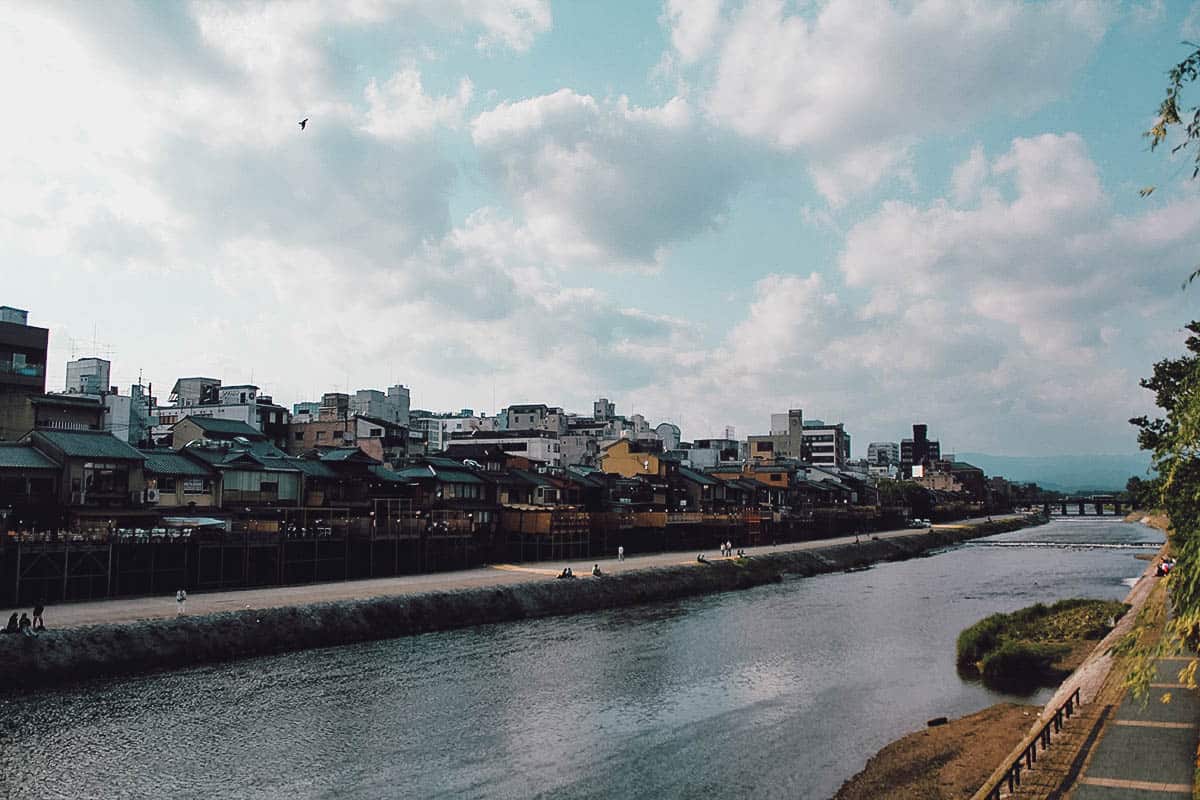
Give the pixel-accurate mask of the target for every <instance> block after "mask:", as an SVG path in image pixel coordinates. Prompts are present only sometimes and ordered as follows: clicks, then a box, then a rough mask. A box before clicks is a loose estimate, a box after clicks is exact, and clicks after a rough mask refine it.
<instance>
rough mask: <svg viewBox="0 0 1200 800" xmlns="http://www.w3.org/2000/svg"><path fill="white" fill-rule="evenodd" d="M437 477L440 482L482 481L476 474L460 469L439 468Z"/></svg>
mask: <svg viewBox="0 0 1200 800" xmlns="http://www.w3.org/2000/svg"><path fill="white" fill-rule="evenodd" d="M437 479H438V480H439V481H441V482H442V483H483V480H482V479H481V478H480V477H479V476H478V475H476V474H474V473H473V472H467V471H465V470H461V469H439V470H438V473H437Z"/></svg>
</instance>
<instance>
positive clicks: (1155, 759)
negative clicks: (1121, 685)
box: [1070, 657, 1200, 800]
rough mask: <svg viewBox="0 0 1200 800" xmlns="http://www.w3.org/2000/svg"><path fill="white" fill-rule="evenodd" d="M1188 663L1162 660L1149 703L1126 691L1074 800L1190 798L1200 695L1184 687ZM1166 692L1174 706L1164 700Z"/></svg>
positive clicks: (1097, 745) (1104, 732)
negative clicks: (1182, 678) (1182, 675)
mask: <svg viewBox="0 0 1200 800" xmlns="http://www.w3.org/2000/svg"><path fill="white" fill-rule="evenodd" d="M1188 661H1189V659H1188V658H1185V657H1168V658H1163V659H1161V660H1160V661H1159V662H1158V664H1157V665H1156V676H1155V678H1154V682H1153V683H1151V684H1150V696H1149V698H1147V702H1146V703H1145V704H1143V703H1141V702H1139V701H1137V700H1134V699H1133V697H1131V696H1130V695H1129V693H1128V692H1126V694H1125V696H1124V697H1123V698H1122V699H1121V701H1120V703H1119V705H1117V706H1116V708H1115V710H1114V711H1113V713H1112V714H1111V716H1110V717H1109V719H1108V721H1107V722H1106V724H1105V726H1104V728H1103V729H1102V730H1101V732H1100V738H1099V740H1098V741H1097V742H1096V744H1095V746H1094V747H1093V748H1092V752H1091V756H1090V757H1089V759H1088V762H1087V764H1086V766H1085V767H1084V770H1083V774H1082V775H1081V776H1080V778H1079V779H1078V781H1077V782H1076V788H1075V790H1074V791H1073V792H1072V793H1071V795H1070V797H1071V798H1072V800H1143V799H1144V800H1191V797H1192V776H1193V772H1194V769H1195V766H1194V765H1195V759H1196V744H1197V741H1200V737H1198V733H1200V726H1198V725H1197V720H1198V719H1200V697H1197V694H1196V692H1194V691H1190V690H1188V689H1186V688H1185V687H1184V686H1183V685H1182V684H1180V683H1179V678H1178V674H1179V670H1180V668H1182V667H1183V666H1184V665H1186V664H1187V663H1188ZM1166 694H1170V695H1171V701H1170V702H1169V703H1163V702H1162V700H1163V696H1164V695H1166Z"/></svg>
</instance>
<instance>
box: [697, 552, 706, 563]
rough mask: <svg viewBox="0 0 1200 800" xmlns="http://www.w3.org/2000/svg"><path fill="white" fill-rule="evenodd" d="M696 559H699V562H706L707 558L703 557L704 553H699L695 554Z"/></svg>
mask: <svg viewBox="0 0 1200 800" xmlns="http://www.w3.org/2000/svg"><path fill="white" fill-rule="evenodd" d="M696 560H697V561H699V562H700V563H701V564H707V563H708V559H707V558H705V557H704V553H701V554H700V555H698V556H696Z"/></svg>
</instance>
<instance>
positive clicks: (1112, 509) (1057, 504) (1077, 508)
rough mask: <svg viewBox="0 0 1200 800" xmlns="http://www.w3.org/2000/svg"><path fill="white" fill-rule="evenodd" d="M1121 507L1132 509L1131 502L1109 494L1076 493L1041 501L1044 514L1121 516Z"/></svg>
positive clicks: (1127, 509)
mask: <svg viewBox="0 0 1200 800" xmlns="http://www.w3.org/2000/svg"><path fill="white" fill-rule="evenodd" d="M1121 509H1125V510H1126V511H1132V510H1133V504H1132V503H1130V502H1129V501H1128V500H1122V499H1121V498H1119V497H1117V496H1116V495H1111V494H1092V495H1087V496H1083V495H1078V496H1072V497H1059V498H1056V499H1054V500H1045V501H1043V502H1042V513H1044V514H1045V515H1046V516H1048V517H1049V516H1064V517H1065V516H1085V515H1089V514H1095V515H1097V516H1104V515H1105V514H1111V515H1113V516H1118V517H1119V516H1121V514H1122V511H1121Z"/></svg>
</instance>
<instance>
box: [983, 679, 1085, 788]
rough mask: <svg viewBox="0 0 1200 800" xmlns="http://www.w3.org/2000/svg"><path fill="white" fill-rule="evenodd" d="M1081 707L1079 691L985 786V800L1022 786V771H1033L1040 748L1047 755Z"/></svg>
mask: <svg viewBox="0 0 1200 800" xmlns="http://www.w3.org/2000/svg"><path fill="white" fill-rule="evenodd" d="M1080 705H1081V702H1080V698H1079V689H1076V690H1075V691H1074V692H1072V693H1071V694H1070V696H1068V697H1067V701H1066V702H1065V703H1063V704H1062V705H1061V706H1059V707H1058V708H1057V709H1056V710H1055V712H1054V716H1053V717H1051V718H1050V719H1049V720H1047V721H1046V724H1045V725H1043V726H1042V727H1041V728H1040V729H1039V730H1038V731H1037V732H1036V733H1035V734H1034V735H1033V736H1032V737H1030V738H1029V739H1027V740H1026V743H1025V747H1024V748H1023V749H1022V750H1021V752H1020V753H1019V754H1018V755H1017V756H1016V758H1014V759H1013V761H1012V763H1010V764H1009V765H1008V766H1007V767H1005V769H1004V771H1003V772H1002V773H1000V774H999V775H993V776H992V778H991V780H990V781H989V783H991V784H992V785H991V786H987V785H985V786H984V787H983V789H982V790H981V791H987V794H985V795H984V798H985V800H1000V794H1001V792H1002V790H1003V789H1004V787H1005V786H1007V787H1008V793H1009V794H1012V793H1013V792H1015V791H1016V790H1017V789H1018V788H1019V787H1020V786H1021V771H1022V770H1025V769H1033V765H1034V764H1036V763H1037V760H1038V746H1039V745H1040V746H1041V748H1042V752H1043V753H1045V752H1046V750H1047V749H1048V748H1049V747H1050V741H1051V738H1052V735H1053V734H1055V733H1059V732H1060V731H1061V730H1062V727H1063V725H1064V724H1065V723H1066V721H1067V720H1068V719H1070V718H1071V717H1072V716H1073V715H1074V714H1075V710H1076V709H1077V708H1078V707H1079V706H1080Z"/></svg>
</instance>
